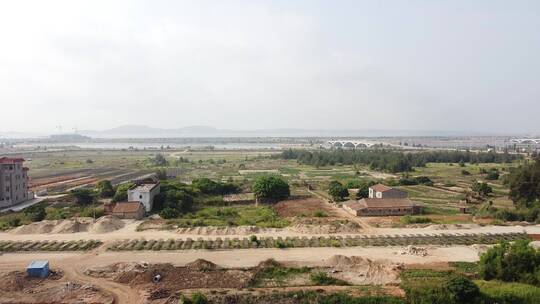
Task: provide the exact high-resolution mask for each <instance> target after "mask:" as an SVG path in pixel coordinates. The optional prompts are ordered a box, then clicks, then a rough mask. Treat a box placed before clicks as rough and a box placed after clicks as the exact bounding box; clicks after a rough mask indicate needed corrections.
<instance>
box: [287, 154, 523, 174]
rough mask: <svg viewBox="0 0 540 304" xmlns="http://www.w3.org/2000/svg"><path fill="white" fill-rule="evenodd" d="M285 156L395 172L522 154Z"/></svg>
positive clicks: (502, 159) (505, 159) (507, 159)
mask: <svg viewBox="0 0 540 304" xmlns="http://www.w3.org/2000/svg"><path fill="white" fill-rule="evenodd" d="M279 157H280V158H282V159H296V160H297V161H298V162H299V163H300V164H304V165H312V166H316V167H322V166H328V165H330V166H333V165H337V164H342V165H354V164H358V165H367V166H369V167H370V169H372V170H379V171H387V172H392V173H397V172H408V171H412V170H413V168H414V167H424V166H425V165H426V164H427V163H465V162H467V163H508V162H512V161H514V160H516V159H521V158H522V156H521V155H516V154H509V153H495V152H478V153H476V152H470V151H424V152H402V151H396V150H388V149H374V150H343V149H336V150H322V151H308V150H293V149H289V150H285V151H283V152H282V153H281V154H280V155H279Z"/></svg>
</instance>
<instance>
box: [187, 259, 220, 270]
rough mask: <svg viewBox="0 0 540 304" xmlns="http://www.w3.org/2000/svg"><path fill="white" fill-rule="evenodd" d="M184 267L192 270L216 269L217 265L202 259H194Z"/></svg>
mask: <svg viewBox="0 0 540 304" xmlns="http://www.w3.org/2000/svg"><path fill="white" fill-rule="evenodd" d="M186 267H187V268H189V269H192V270H198V271H208V270H215V269H217V265H216V264H214V263H212V262H210V261H207V260H203V259H196V260H195V261H193V262H191V263H188V264H186Z"/></svg>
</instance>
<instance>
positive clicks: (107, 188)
mask: <svg viewBox="0 0 540 304" xmlns="http://www.w3.org/2000/svg"><path fill="white" fill-rule="evenodd" d="M96 189H97V192H98V193H99V196H100V197H112V196H113V195H114V188H113V186H112V183H111V181H110V180H107V179H104V180H100V181H99V182H98V183H97V185H96Z"/></svg>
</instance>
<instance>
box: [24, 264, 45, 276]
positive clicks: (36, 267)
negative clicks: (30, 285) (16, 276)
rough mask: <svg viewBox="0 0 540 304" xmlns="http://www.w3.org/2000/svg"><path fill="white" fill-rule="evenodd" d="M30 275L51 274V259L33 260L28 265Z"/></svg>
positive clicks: (27, 270) (27, 269) (27, 271)
mask: <svg viewBox="0 0 540 304" xmlns="http://www.w3.org/2000/svg"><path fill="white" fill-rule="evenodd" d="M26 273H28V276H31V277H37V278H46V277H48V276H49V261H32V263H30V264H29V265H28V267H26Z"/></svg>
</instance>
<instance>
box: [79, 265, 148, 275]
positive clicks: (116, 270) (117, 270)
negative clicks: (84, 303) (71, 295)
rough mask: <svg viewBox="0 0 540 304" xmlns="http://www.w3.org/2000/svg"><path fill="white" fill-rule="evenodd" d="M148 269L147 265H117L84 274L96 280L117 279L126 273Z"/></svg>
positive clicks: (95, 268)
mask: <svg viewBox="0 0 540 304" xmlns="http://www.w3.org/2000/svg"><path fill="white" fill-rule="evenodd" d="M147 268H148V264H147V263H144V262H142V263H124V262H120V263H115V264H112V265H108V266H103V267H94V268H88V269H86V270H85V271H84V274H86V275H88V276H91V277H95V278H109V279H116V278H117V276H119V275H121V274H123V273H126V272H139V273H142V272H145V271H146V269H147Z"/></svg>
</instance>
